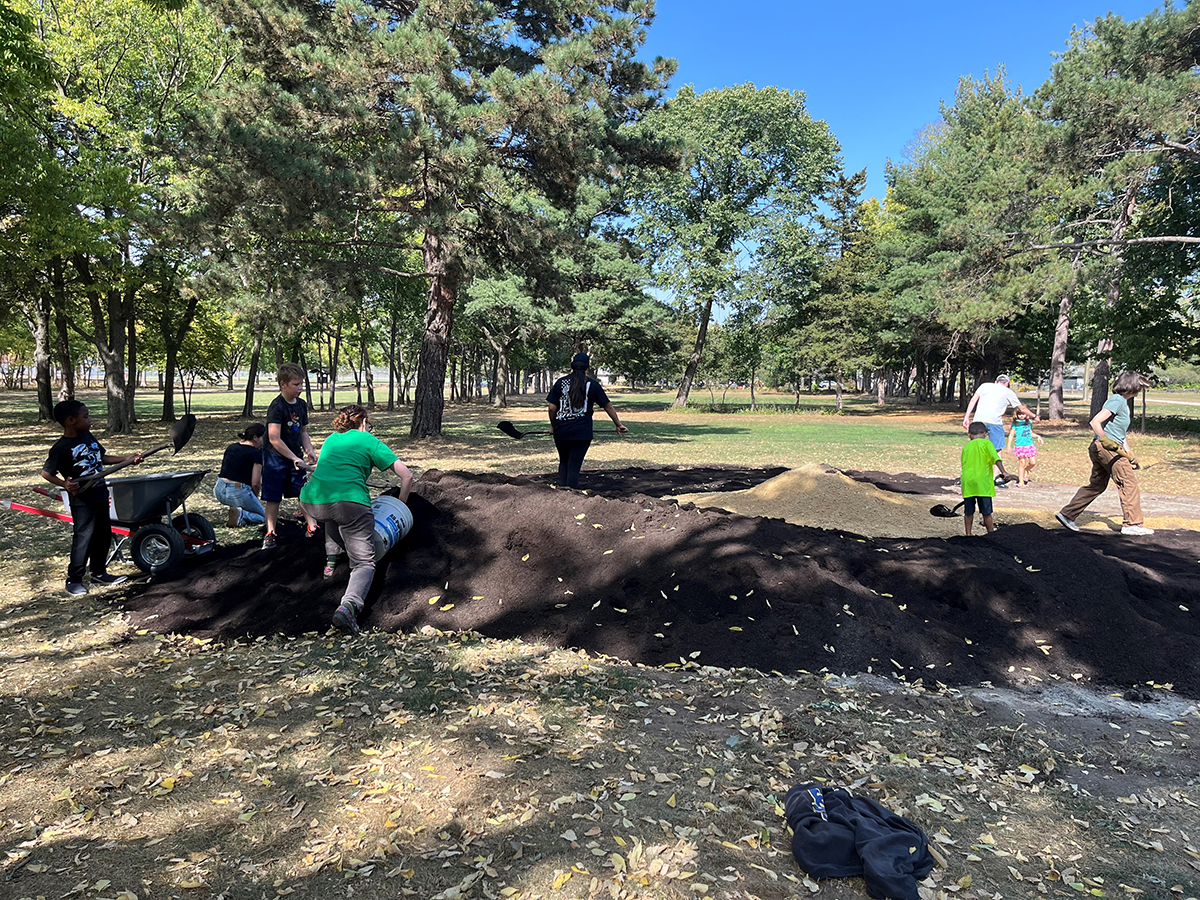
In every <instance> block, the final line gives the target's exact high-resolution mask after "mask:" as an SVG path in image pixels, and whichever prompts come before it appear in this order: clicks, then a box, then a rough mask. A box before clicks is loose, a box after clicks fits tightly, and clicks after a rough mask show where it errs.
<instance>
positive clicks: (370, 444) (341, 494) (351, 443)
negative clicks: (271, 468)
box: [300, 430, 398, 506]
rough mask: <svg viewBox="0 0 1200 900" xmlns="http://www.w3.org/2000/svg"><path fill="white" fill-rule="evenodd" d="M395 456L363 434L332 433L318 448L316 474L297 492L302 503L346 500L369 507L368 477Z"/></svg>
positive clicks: (373, 439)
mask: <svg viewBox="0 0 1200 900" xmlns="http://www.w3.org/2000/svg"><path fill="white" fill-rule="evenodd" d="M397 459H398V457H397V456H396V454H395V453H393V452H392V451H391V450H390V449H388V446H387V444H385V443H384V442H383V441H381V440H379V438H377V437H375V435H373V434H370V433H368V432H366V431H358V430H355V431H343V432H334V433H333V434H331V435H330V436H329V437H327V438H326V439H325V443H324V444H322V445H321V455H320V456H319V457H318V458H317V468H316V471H315V472H313V473H312V475H311V476H310V477H309V479H308V483H307V484H305V485H304V487H303V488H302V489H301V491H300V499H301V500H302V501H303V502H304V503H339V502H343V501H349V502H351V503H361V504H363V505H364V506H370V505H371V495H370V494H369V493H368V492H367V478H368V477H369V476H370V474H371V470H372V469H373V468H374V469H386V468H387V467H388V466H390V465H391V464H392V463H394V462H395V461H396V460H397Z"/></svg>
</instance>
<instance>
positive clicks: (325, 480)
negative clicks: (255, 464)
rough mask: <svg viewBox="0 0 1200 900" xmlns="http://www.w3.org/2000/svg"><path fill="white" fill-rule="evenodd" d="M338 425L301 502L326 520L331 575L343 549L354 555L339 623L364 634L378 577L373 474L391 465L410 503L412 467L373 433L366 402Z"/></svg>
mask: <svg viewBox="0 0 1200 900" xmlns="http://www.w3.org/2000/svg"><path fill="white" fill-rule="evenodd" d="M333 429H334V433H333V434H331V435H330V436H329V437H328V438H326V440H325V443H324V444H322V445H321V455H320V457H319V458H318V461H317V468H316V469H315V470H314V471H313V473H312V477H310V478H309V479H308V483H307V484H305V485H304V488H303V489H302V490H301V491H300V503H301V505H302V506H303V507H304V510H305V511H306V512H307V513H308V514H309V515H311V516H312V517H313V518H314V519H316V520H317V521H319V522H322V523H323V524H324V525H325V576H326V577H329V576H331V575H332V574H333V569H334V567H335V566H336V565H337V559H338V553H339V552H340V551H341V550H345V551H346V555H347V556H349V557H350V581H349V583H348V584H347V585H346V592H345V593H344V594H343V595H342V602H341V604H340V605H339V606H338V608H337V611H336V612H335V613H334V614H333V624H334V625H336V626H337V627H338V628H339V629H340V630H342V631H344V632H346V634H358V632H359V628H358V617H359V615H360V614H361V613H362V610H363V603H364V601H365V600H366V596H367V591H369V590H370V589H371V582H372V581H373V580H374V579H375V514H374V513H373V512H372V511H371V495H370V493H369V492H368V491H367V478H368V477H369V476H370V474H371V470H372V469H380V470H385V469H391V470H392V471H393V472H395V473H396V474H397V475H398V476H399V477H400V497H399V500H400V502H401V503H405V502H407V501H408V494H409V491H411V490H412V482H413V477H412V473H411V472H410V471H409V470H408V466H406V465H404V463H402V462H401V461H400V460H399V459H398V458H397V457H396V454H395V453H393V452H392V451H391V450H390V449H389V448H388V446H387V445H386V444H384V443H383V441H381V440H379V438H377V437H375V435H373V434H371V419H370V417H369V416H368V415H367V411H366V410H365V409H363V408H362V407H361V406H345V407H343V408H342V409H340V410H339V411H338V414H337V415H336V416H335V417H334V420H333Z"/></svg>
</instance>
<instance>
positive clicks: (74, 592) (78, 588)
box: [67, 581, 87, 597]
mask: <svg viewBox="0 0 1200 900" xmlns="http://www.w3.org/2000/svg"><path fill="white" fill-rule="evenodd" d="M67 593H68V594H70V595H71V596H72V597H82V596H83V595H84V594H86V593H87V588H86V587H84V586H83V585H82V584H80V583H79V582H78V581H68V582H67Z"/></svg>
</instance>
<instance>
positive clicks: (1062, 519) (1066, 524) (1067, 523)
mask: <svg viewBox="0 0 1200 900" xmlns="http://www.w3.org/2000/svg"><path fill="white" fill-rule="evenodd" d="M1054 518H1056V519H1058V524H1060V525H1062V526H1063V528H1070V529H1071V530H1072V531H1078V530H1079V526H1078V525H1076V524H1075V520H1074V519H1068V518H1067V517H1066V516H1064V515H1063V514H1062V513H1060V512H1057V513H1055V514H1054Z"/></svg>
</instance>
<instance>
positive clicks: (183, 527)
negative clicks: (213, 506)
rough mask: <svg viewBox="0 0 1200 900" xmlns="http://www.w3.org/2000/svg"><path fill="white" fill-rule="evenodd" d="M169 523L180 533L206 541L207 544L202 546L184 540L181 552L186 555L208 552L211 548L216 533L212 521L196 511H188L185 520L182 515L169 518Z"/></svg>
mask: <svg viewBox="0 0 1200 900" xmlns="http://www.w3.org/2000/svg"><path fill="white" fill-rule="evenodd" d="M171 525H172V526H173V527H174V528H175V530H176V531H178V532H179V533H180V534H182V535H185V536H187V537H190V538H195V539H196V540H198V541H208V544H207V545H206V546H203V547H200V546H197V545H195V544H189V543H188V542H187V541H184V542H183V552H184V553H185V554H186V555H187V556H192V555H194V554H196V553H207V552H209V551H210V550H212V542H213V541H215V540H216V539H217V533H216V532H215V531H213V527H212V523H211V522H209V521H208V519H206V518H204V516H200V515H197V514H196V513H188V514H187V519H186V521H185V519H184V517H183V516H176V517H175V518H174V519H172V520H171Z"/></svg>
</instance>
